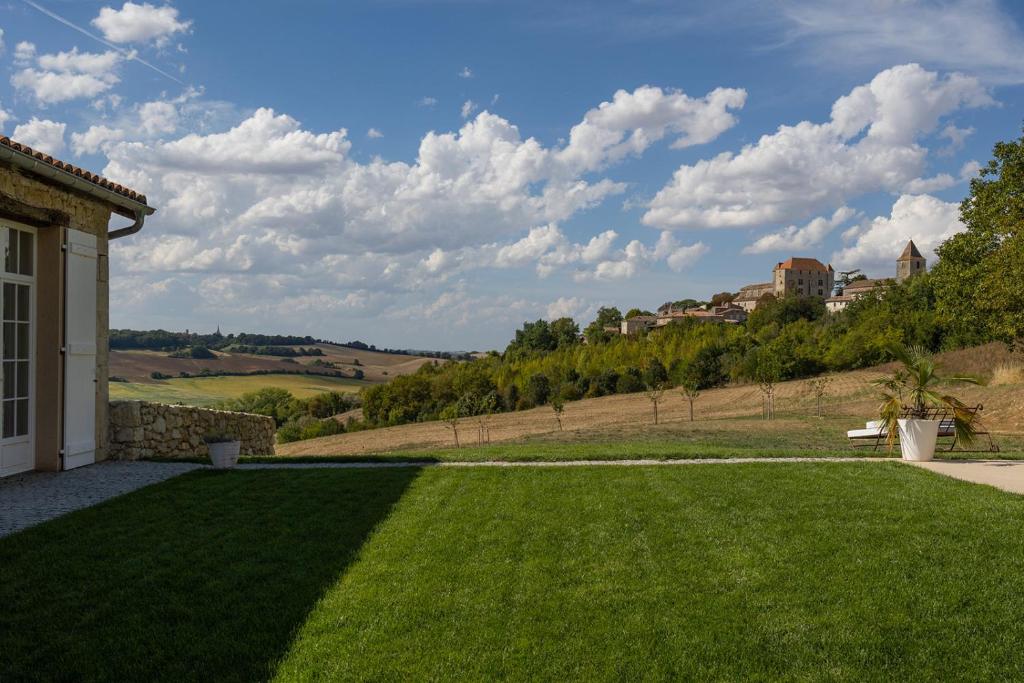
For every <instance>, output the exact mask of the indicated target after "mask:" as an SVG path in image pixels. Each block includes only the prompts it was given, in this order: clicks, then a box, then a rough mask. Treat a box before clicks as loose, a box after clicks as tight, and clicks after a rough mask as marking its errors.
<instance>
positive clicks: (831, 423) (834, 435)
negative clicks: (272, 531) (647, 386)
mask: <svg viewBox="0 0 1024 683" xmlns="http://www.w3.org/2000/svg"><path fill="white" fill-rule="evenodd" d="M1008 358H1009V354H1008V353H1007V352H1006V351H1005V350H1004V349H1002V348H1001V347H996V346H988V347H982V348H981V349H969V350H965V351H957V352H953V353H949V354H945V355H943V356H942V361H943V363H944V367H945V370H946V372H947V373H954V372H955V373H970V374H973V375H978V376H983V377H984V376H987V375H988V374H989V373H991V370H992V368H993V367H995V365H996V364H998V363H999V362H1003V361H1005V360H1007V359H1008ZM885 369H886V368H885V367H882V368H873V369H869V370H858V371H855V372H848V373H842V374H838V375H835V376H834V378H833V381H832V383H831V384H830V386H829V389H828V397H827V399H826V405H825V410H824V412H825V415H826V419H825V420H823V421H817V420H814V422H815V424H821V425H822V427H821V428H820V429H816V430H814V431H813V434H810V435H809V434H808V433H807V429H806V425H807V424H808V420H809V418H811V416H814V414H815V399H814V396H813V394H812V392H811V390H810V387H809V385H808V383H807V381H805V380H799V381H792V382H784V383H781V384H779V385H778V386H777V388H776V403H775V405H776V418H777V419H776V420H775V421H773V422H764V421H762V420H761V419H760V415H761V405H762V396H761V392H760V390H759V389H758V388H757V386H754V385H741V386H731V387H726V388H722V389H713V390H709V391H706V392H704V393H703V394H702V395H701V396H700V398H699V399H698V400H697V401H696V403H695V405H694V413H695V418H696V420H697V421H696V422H694V423H690V422H689V407H688V403H687V402H686V401H685V400H684V399H683V398H682V397H681V396H680V394H679V393H678V392H676V391H669V392H666V393H665V396H664V400H663V401H662V403H661V405H660V406H659V418H660V419H659V422H660V423H661V424H660V425H659V426H658V427H654V426H653V425H652V424H651V422H652V409H651V403H650V402H649V401H648V399H647V397H646V396H645V395H644V394H642V393H639V394H626V395H618V396H606V397H602V398H596V399H587V400H583V401H574V402H569V403H566V404H565V413H564V415H563V416H562V424H563V430H562V431H559V429H558V425H557V423H556V421H555V415H554V413H553V411H552V410H551V408H550V407H548V406H545V407H542V408H536V409H534V410H527V411H521V412H514V413H501V414H497V415H493V416H491V417H490V418H488V420H487V429H488V431H489V434H490V440H491V442H492V443H498V442H516V441H524V440H536V439H556V440H561V441H566V440H568V441H572V440H599V439H601V438H609V439H623V438H638V439H648V438H662V437H663V438H675V437H677V436H679V435H686V437H687V438H699V439H707V440H709V441H713V440H714V439H715V438H716V434H719V435H720V434H721V432H723V431H726V430H727V431H729V432H730V434H731V436H730V438H739V439H746V440H749V441H750V443H751V444H755V445H756V443H757V440H758V438H759V435H762V434H763V435H764V436H765V438H766V439H767V438H770V439H771V440H772V441H773V442H787V440H788V439H789V435H790V434H792V435H793V441H794V443H793V444H792V445H793V446H794V447H799V446H804V447H808V448H817V447H835V448H845V447H847V444H846V441H845V431H846V430H847V429H851V428H854V427H858V426H863V425H862V423H863V422H864V421H865V420H868V419H872V418H873V417H874V415H875V413H876V411H877V403H878V401H877V398H876V396H877V389H875V388H874V387H873V386H871V384H870V382H871V380H873V379H875V378H877V377H879V376H880V375H881V374H883V372H884V370H885ZM955 392H956V394H957V396H959V397H961V398H962V399H963V400H964V401H966V402H967V403H969V404H977V403H982V404H984V405H985V409H984V411H983V412H982V417H983V420H984V422H985V423H986V424H987V425H990V428H991V429H992V431H994V432H998V433H1002V434H1004V435H1009V439H1010V440H1011V441H1013V442H1014V443H1017V442H1018V440H1019V437H1018V435H1021V434H1024V385H1019V384H1018V385H1005V386H992V387H987V386H971V385H958V386H957V387H956V389H955ZM459 429H460V439H461V440H462V442H463V444H464V445H467V444H473V443H476V441H477V432H478V424H477V421H476V420H472V419H467V420H464V421H463V423H462V425H461V426H460V428H459ZM744 435H745V436H744ZM797 441H799V442H800V443H796V442H797ZM452 443H453V438H452V433H451V430H450V429H448V428H447V427H446V426H445V425H444V424H443V423H440V422H427V423H420V424H411V425H403V426H400V427H389V428H386V429H375V430H370V431H365V432H354V433H351V434H341V435H338V436H332V437H324V438H322V439H311V440H309V441H299V442H294V443H290V444H282V445H279V446H278V447H277V453H278V454H280V455H358V454H366V453H382V452H389V451H399V450H415V449H423V448H447V447H450V446H451V445H452Z"/></svg>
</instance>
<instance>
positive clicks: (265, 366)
mask: <svg viewBox="0 0 1024 683" xmlns="http://www.w3.org/2000/svg"><path fill="white" fill-rule="evenodd" d="M316 346H317V347H318V348H320V349H321V350H322V351H323V352H324V355H323V356H300V357H296V358H294V359H293V360H295V361H296V363H297V364H293V363H287V362H283V361H282V360H281V359H280V358H278V357H276V356H255V355H251V354H247V353H220V352H217V358H216V360H214V359H210V360H193V359H191V358H168V356H167V353H165V352H161V351H111V352H110V374H111V375H113V376H116V377H124V378H125V379H127V380H128V381H129V382H134V383H141V384H148V383H154V382H156V381H157V380H154V379H152V378H151V377H150V375H151V374H152V373H153V372H162V373H164V374H165V375H170V376H172V377H177V376H178V374H179V373H181V372H187V373H189V374H192V375H195V374H198V373H199V372H200V371H201V370H202V369H203V368H209V369H210V370H226V371H229V372H253V371H256V370H266V371H270V372H287V371H294V370H296V369H299V368H306V367H307V366H309V365H310V364H311V363H312V362H313V361H314V360H317V359H319V360H323V361H331V362H333V363H335V364H337V366H338V367H337V369H338V370H341V371H342V372H346V373H349V372H352V371H353V370H355V369H359V370H362V371H363V375H364V377H363V379H364V380H365V381H367V382H371V383H380V382H386V381H388V379H390V378H391V377H394V376H396V375H406V374H409V373H411V372H415V371H416V370H417V369H418V368H419V367H420V366H421V365H423V364H424V363H429V362H431V360H432V359H430V358H422V357H420V356H402V355H398V354H392V353H379V352H377V351H361V350H359V349H350V348H348V347H344V346H334V345H333V344H317V345H316ZM272 384H273V382H266V383H265V384H264V385H263V386H270V385H272Z"/></svg>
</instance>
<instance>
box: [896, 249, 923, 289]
mask: <svg viewBox="0 0 1024 683" xmlns="http://www.w3.org/2000/svg"><path fill="white" fill-rule="evenodd" d="M926 269H927V263H926V262H925V260H924V256H921V252H919V251H918V250H917V245H916V244H914V240H910V241H909V242H907V246H906V247H904V248H903V253H902V254H900V257H899V258H898V259H896V281H897V282H903V281H904V280H906V279H907V278H909V277H912V276H914V275H917V274H918V273H923V272H925V270H926Z"/></svg>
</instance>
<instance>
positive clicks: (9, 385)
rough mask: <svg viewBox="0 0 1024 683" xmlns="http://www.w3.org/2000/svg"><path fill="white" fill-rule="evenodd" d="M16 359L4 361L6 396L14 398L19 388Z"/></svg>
mask: <svg viewBox="0 0 1024 683" xmlns="http://www.w3.org/2000/svg"><path fill="white" fill-rule="evenodd" d="M16 365H17V363H15V362H14V361H9V360H8V361H4V396H3V397H4V398H14V397H15V393H14V392H15V391H16V390H17V384H16V382H17V379H18V372H17V369H16V368H15V366H16Z"/></svg>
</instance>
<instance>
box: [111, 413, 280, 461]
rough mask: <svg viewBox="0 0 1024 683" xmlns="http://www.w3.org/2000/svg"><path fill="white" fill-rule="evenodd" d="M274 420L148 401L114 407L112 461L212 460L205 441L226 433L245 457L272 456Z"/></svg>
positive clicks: (258, 416)
mask: <svg viewBox="0 0 1024 683" xmlns="http://www.w3.org/2000/svg"><path fill="white" fill-rule="evenodd" d="M274 428H275V426H274V419H273V418H271V417H266V416H264V415H251V414H249V413H233V412H229V411H225V410H209V409H206V408H193V407H190V406H172V405H167V404H164V403H147V402H145V401H111V402H110V457H111V458H117V459H121V460H137V459H139V458H183V457H195V456H206V455H209V451H208V450H207V448H206V443H204V442H203V436H204V435H206V434H209V433H211V432H226V433H228V434H232V435H234V436H236V437H238V439H239V440H240V441H241V442H242V450H241V454H242V455H273V454H274Z"/></svg>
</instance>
